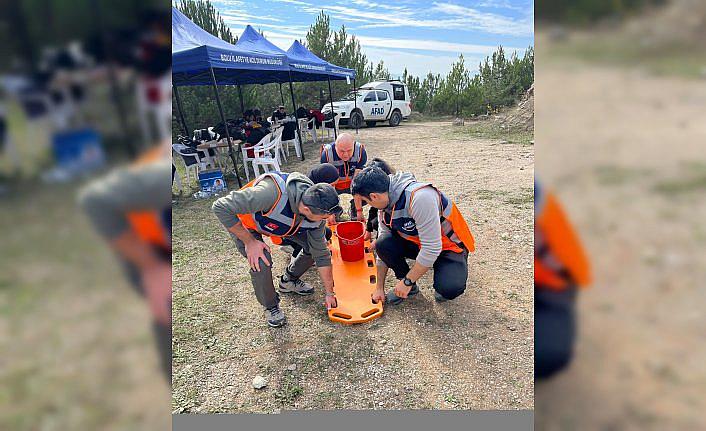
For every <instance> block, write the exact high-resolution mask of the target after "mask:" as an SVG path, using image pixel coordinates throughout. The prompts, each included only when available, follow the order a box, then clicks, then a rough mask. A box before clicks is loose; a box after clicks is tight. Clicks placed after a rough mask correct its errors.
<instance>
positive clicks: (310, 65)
mask: <svg viewBox="0 0 706 431" xmlns="http://www.w3.org/2000/svg"><path fill="white" fill-rule="evenodd" d="M287 57H288V58H289V69H290V70H291V71H292V77H293V79H294V80H295V81H322V80H324V79H326V81H328V92H329V102H330V103H331V112H332V113H333V91H332V90H331V80H332V79H333V80H342V79H345V80H346V81H347V82H350V81H351V80H353V87H354V88H355V70H353V69H346V68H345V67H340V66H336V65H334V64H331V63H329V62H328V61H326V60H323V59H321V58H320V57H318V56H317V55H316V54H314V53H313V52H311V51H309V50H308V49H307V48H306V47H305V46H304V45H302V44H301V43H299V41H298V40H295V41H294V43H292V46H290V47H289V49H288V50H287ZM335 124H336V123H335V122H334V129H333V134H334V136H335V137H336V138H337V137H338V131H337V130H336V127H335Z"/></svg>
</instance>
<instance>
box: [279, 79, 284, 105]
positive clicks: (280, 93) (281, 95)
mask: <svg viewBox="0 0 706 431" xmlns="http://www.w3.org/2000/svg"><path fill="white" fill-rule="evenodd" d="M279 97H281V98H282V106H284V93H282V83H281V82H280V83H279Z"/></svg>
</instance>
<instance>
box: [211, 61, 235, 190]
mask: <svg viewBox="0 0 706 431" xmlns="http://www.w3.org/2000/svg"><path fill="white" fill-rule="evenodd" d="M211 79H213V91H214V92H215V93H216V103H217V104H218V112H219V113H220V114H221V121H223V124H224V125H225V129H226V138H227V139H228V155H229V156H230V160H231V161H232V162H233V171H234V172H235V178H237V179H238V188H240V187H243V184H242V183H241V182H240V175H238V163H237V162H236V161H235V156H233V143H232V141H231V140H230V132H229V131H228V123H226V117H225V115H223V106H222V105H221V98H220V96H219V95H218V84H217V83H216V74H215V73H214V72H213V68H211Z"/></svg>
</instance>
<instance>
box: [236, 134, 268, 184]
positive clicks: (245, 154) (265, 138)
mask: <svg viewBox="0 0 706 431" xmlns="http://www.w3.org/2000/svg"><path fill="white" fill-rule="evenodd" d="M270 139H272V134H271V133H268V134H267V135H265V136H263V137H262V139H260V142H258V143H257V144H255V145H253V146H252V147H246V146H245V145H241V146H240V151H241V152H242V153H243V167H244V168H245V176H246V177H247V179H248V182H250V171H249V170H248V162H250V164H251V165H252V170H253V172H254V173H255V178H257V177H258V175H259V174H258V171H256V170H255V164H254V163H255V159H256V158H257V154H256V153H255V148H256V147H258V146H263V145H266V144H268V143H269V142H270ZM248 150H252V151H253V157H249V156H248Z"/></svg>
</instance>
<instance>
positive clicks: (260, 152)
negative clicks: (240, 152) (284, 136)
mask: <svg viewBox="0 0 706 431" xmlns="http://www.w3.org/2000/svg"><path fill="white" fill-rule="evenodd" d="M280 136H281V135H280ZM278 146H279V139H273V140H271V141H270V142H268V143H266V144H264V145H262V146H261V145H260V144H258V145H256V146H255V147H254V148H253V150H254V152H255V160H253V162H252V165H253V171H255V176H256V177H257V176H260V168H262V170H263V172H269V169H268V166H272V168H273V169H274V170H275V171H281V170H282V168H281V167H280V166H281V165H280V160H279V155H278V153H279V148H278Z"/></svg>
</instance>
